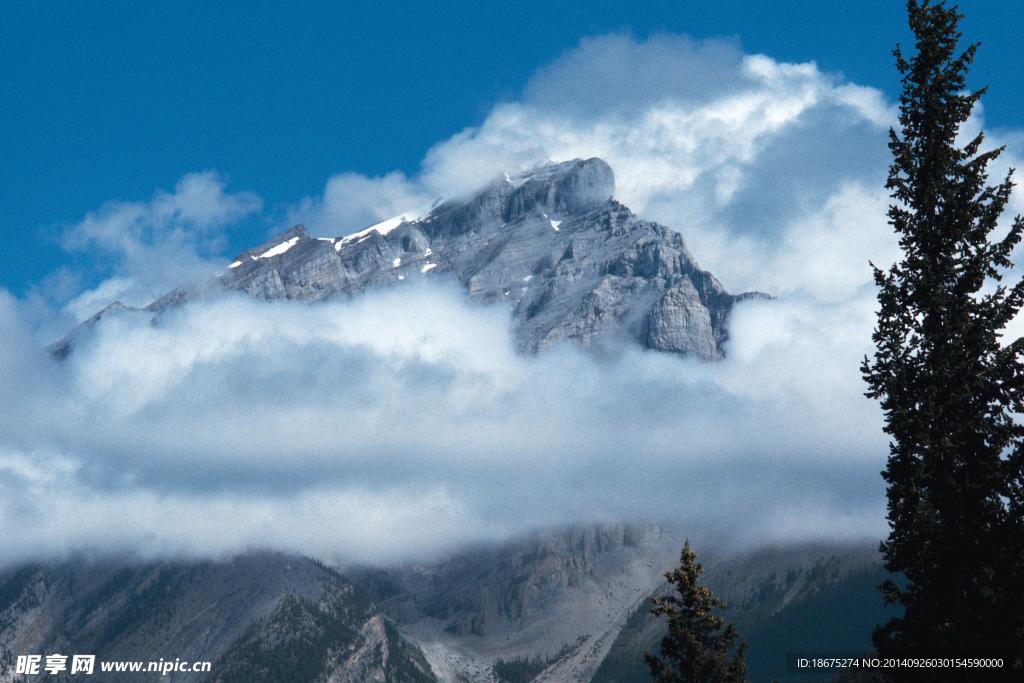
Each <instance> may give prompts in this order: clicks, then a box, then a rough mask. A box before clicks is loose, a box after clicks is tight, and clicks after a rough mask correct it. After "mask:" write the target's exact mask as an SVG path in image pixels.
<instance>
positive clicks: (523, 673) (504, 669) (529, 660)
mask: <svg viewBox="0 0 1024 683" xmlns="http://www.w3.org/2000/svg"><path fill="white" fill-rule="evenodd" d="M586 639H587V637H586V636H585V635H584V636H580V638H579V640H578V641H576V644H575V645H569V644H568V643H563V644H562V647H561V648H559V650H558V652H556V653H555V654H553V655H551V656H550V657H541V656H540V655H536V656H534V657H513V658H512V659H498V660H497V661H495V662H494V666H493V667H492V670H493V672H494V677H495V678H497V679H498V680H499V681H500V682H501V683H528V682H529V681H532V680H533V679H534V678H535V677H536V676H537V675H538V674H539V673H540V672H542V671H544V669H546V668H548V667H549V666H551V665H552V664H554V663H555V662H557V661H558V660H559V659H562V658H563V657H565V656H566V655H568V654H570V653H571V652H572V651H573V650H575V649H576V648H577V647H579V645H580V643H582V642H584V641H585V640H586Z"/></svg>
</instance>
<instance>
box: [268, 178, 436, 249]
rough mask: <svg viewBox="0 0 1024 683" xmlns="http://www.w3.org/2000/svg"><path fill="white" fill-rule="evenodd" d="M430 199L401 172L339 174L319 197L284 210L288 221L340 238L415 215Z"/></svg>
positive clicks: (304, 200) (424, 208) (310, 198)
mask: <svg viewBox="0 0 1024 683" xmlns="http://www.w3.org/2000/svg"><path fill="white" fill-rule="evenodd" d="M430 200H431V198H430V197H429V196H428V195H427V194H425V193H424V189H423V188H422V187H421V186H419V185H418V184H417V183H415V182H413V181H410V180H409V179H408V178H406V177H405V174H404V173H401V172H398V171H395V172H393V173H388V174H387V175H384V176H381V177H379V178H370V177H367V176H364V175H360V174H358V173H339V174H338V175H334V176H331V177H330V178H329V179H328V180H327V185H326V186H325V187H324V191H323V194H322V195H321V196H320V197H316V198H314V197H306V198H304V199H303V200H302V201H300V202H299V203H298V204H297V205H296V206H294V207H292V208H291V209H289V211H288V219H287V220H288V222H289V223H291V224H295V223H303V224H306V225H307V226H308V227H309V228H310V229H311V230H312V231H314V232H316V233H318V234H323V235H330V236H335V235H344V234H347V233H349V232H352V231H353V230H356V229H359V228H363V227H366V226H368V225H372V224H374V223H377V222H379V221H382V220H384V219H386V218H391V217H392V216H397V215H398V214H400V213H412V214H418V213H421V212H424V211H425V210H426V209H427V208H428V207H429V205H430Z"/></svg>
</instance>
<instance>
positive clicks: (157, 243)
mask: <svg viewBox="0 0 1024 683" xmlns="http://www.w3.org/2000/svg"><path fill="white" fill-rule="evenodd" d="M225 188H226V181H225V179H224V178H223V177H221V176H220V175H218V174H217V173H214V172H212V171H206V172H201V173H189V174H187V175H185V176H184V177H182V178H181V179H180V180H179V181H178V182H177V184H176V185H175V186H174V190H173V191H172V192H168V191H166V190H158V191H157V192H156V193H155V194H154V195H153V198H152V199H151V200H149V201H112V202H108V203H107V204H104V205H103V206H102V207H100V209H99V210H97V211H95V212H92V213H90V214H88V215H87V216H86V217H85V218H84V219H82V220H81V221H80V222H79V223H77V224H75V225H73V226H71V227H69V228H68V229H67V230H66V231H65V232H64V235H63V245H64V247H65V248H66V249H68V250H69V251H87V252H89V253H91V254H93V255H95V257H96V258H95V260H96V261H97V262H98V263H100V264H102V266H103V267H102V272H103V273H104V274H105V275H107V276H108V279H105V280H103V281H102V282H101V283H100V284H99V285H97V286H96V287H94V288H92V289H90V290H88V291H86V292H82V293H81V294H79V295H78V296H77V297H75V298H73V299H72V300H71V301H70V302H69V303H68V305H67V310H68V312H69V313H72V314H73V315H74V316H75V317H77V318H78V319H79V320H80V319H82V318H86V317H88V316H90V315H91V314H92V313H95V312H96V309H97V308H102V307H103V306H105V305H106V304H109V303H111V302H112V301H114V300H115V299H118V298H120V299H122V300H123V302H124V303H129V304H135V305H144V304H147V303H149V302H150V301H152V300H153V299H154V298H156V296H158V295H160V294H162V293H164V292H166V291H167V290H168V289H170V288H172V287H174V286H176V285H179V284H181V283H183V282H188V281H190V280H195V279H199V278H205V277H209V276H210V274H211V273H212V272H214V271H215V269H216V268H217V267H219V266H222V265H223V263H222V262H221V260H220V259H219V258H218V256H219V251H220V250H221V249H222V248H223V247H224V243H225V239H224V238H225V234H224V230H225V229H226V228H227V227H228V226H230V225H231V224H232V223H234V222H237V221H239V220H241V219H243V218H245V217H246V216H249V215H251V214H253V213H255V212H257V211H259V210H260V208H261V207H262V201H261V200H260V198H259V197H258V196H256V195H254V194H252V193H249V192H236V193H228V192H226V191H225Z"/></svg>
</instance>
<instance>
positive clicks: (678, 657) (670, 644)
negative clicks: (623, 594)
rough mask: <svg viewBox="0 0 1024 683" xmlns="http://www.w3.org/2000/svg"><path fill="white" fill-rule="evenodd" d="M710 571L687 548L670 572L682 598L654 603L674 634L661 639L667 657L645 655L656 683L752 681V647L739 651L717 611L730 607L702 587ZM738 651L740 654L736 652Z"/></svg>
mask: <svg viewBox="0 0 1024 683" xmlns="http://www.w3.org/2000/svg"><path fill="white" fill-rule="evenodd" d="M703 572H704V568H703V567H702V566H701V565H700V564H698V563H697V555H696V553H694V552H693V550H691V549H690V543H689V541H687V542H686V544H685V545H684V546H683V551H682V553H681V555H680V557H679V566H678V567H676V568H675V569H673V570H671V571H669V572H665V578H666V579H667V580H668V582H669V583H670V584H672V585H673V586H674V587H675V589H676V591H677V592H678V594H679V596H678V597H676V596H675V595H666V596H656V597H653V598H651V602H652V603H653V604H654V607H653V608H652V609H651V614H654V615H655V616H659V617H661V616H665V617H668V633H667V634H665V637H664V638H662V640H661V653H660V656H659V655H653V654H651V653H649V652H648V653H645V654H644V659H645V660H647V665H648V666H649V667H650V668H651V676H652V678H653V679H654V680H655V681H659V682H664V683H669V682H671V681H686V683H698V682H699V683H740V682H741V681H746V680H747V665H746V661H745V660H744V654H745V653H746V650H747V644H746V643H742V642H741V643H740V644H739V645H738V646H736V644H735V643H736V638H737V635H736V629H735V627H733V626H732V624H726V623H725V619H723V618H722V617H720V616H718V615H717V614H715V613H714V612H715V611H716V610H720V609H722V608H724V607H725V605H724V603H722V601H721V600H719V599H718V597H717V596H716V595H715V594H714V593H712V592H711V590H710V589H709V588H707V587H705V586H702V585H700V583H699V581H700V575H701V574H702V573H703ZM734 650H735V652H733V651H734Z"/></svg>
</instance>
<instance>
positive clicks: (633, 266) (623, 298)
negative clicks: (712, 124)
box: [54, 159, 759, 359]
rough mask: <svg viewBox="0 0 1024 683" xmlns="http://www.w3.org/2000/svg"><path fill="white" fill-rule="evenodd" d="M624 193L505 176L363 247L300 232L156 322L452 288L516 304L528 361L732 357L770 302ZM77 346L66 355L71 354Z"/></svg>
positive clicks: (573, 169)
mask: <svg viewBox="0 0 1024 683" xmlns="http://www.w3.org/2000/svg"><path fill="white" fill-rule="evenodd" d="M614 191H615V179H614V175H613V173H612V170H611V168H610V167H609V166H608V164H606V163H605V162H604V161H602V160H600V159H588V160H585V161H583V160H579V159H577V160H574V161H569V162H565V163H558V164H549V165H546V166H542V167H540V168H536V169H534V170H532V171H530V172H527V173H524V174H521V175H519V176H516V177H510V176H505V177H504V178H501V179H498V180H496V181H494V182H492V183H491V184H489V185H487V186H486V187H484V188H483V189H482V190H480V191H479V192H478V193H477V194H475V195H474V196H473V197H471V198H469V199H466V200H459V201H448V202H444V203H442V204H440V205H439V206H437V207H435V208H434V209H433V210H432V211H431V212H430V213H429V214H428V215H427V216H424V217H422V218H414V217H411V216H397V217H395V218H393V219H390V220H388V221H384V222H382V223H379V224H377V225H374V226H370V227H368V228H366V229H364V230H361V231H359V232H356V233H354V234H351V235H346V236H342V237H331V238H327V237H310V236H309V235H308V234H307V233H306V230H305V228H303V227H302V226H295V227H294V228H292V229H291V230H289V231H287V232H285V233H283V234H281V235H279V236H277V237H275V238H274V239H272V240H270V241H268V242H266V243H265V244H261V245H260V246H258V247H255V248H253V249H250V250H248V251H246V252H245V253H243V254H241V255H239V256H238V258H237V259H236V260H235V261H234V262H233V263H232V264H231V266H230V267H229V268H228V272H226V273H225V274H223V275H222V276H221V277H219V278H218V279H217V280H216V281H215V282H213V283H206V284H203V285H202V286H193V287H189V288H187V289H181V290H175V291H173V292H171V293H169V294H167V295H166V296H164V297H161V298H160V299H159V300H157V301H155V302H153V303H152V304H150V305H149V306H148V307H147V310H149V311H150V312H154V313H159V312H160V311H163V310H165V309H167V308H169V307H172V306H176V305H178V304H181V303H183V302H185V301H188V300H190V299H195V298H203V297H207V296H212V295H215V294H216V293H217V292H218V291H224V290H228V291H231V290H234V291H242V292H246V293H247V294H250V295H252V296H254V297H257V298H260V299H295V300H300V301H316V300H322V299H329V298H332V297H339V296H353V295H357V294H359V293H360V292H364V291H366V290H367V289H370V288H373V287H380V286H385V285H396V284H398V283H401V282H403V281H410V282H411V281H412V280H414V279H416V278H438V277H445V276H447V277H453V278H455V279H457V280H458V281H459V282H460V283H461V284H462V285H463V286H464V287H465V289H466V290H467V291H468V293H469V295H470V297H472V298H473V299H474V300H476V301H479V302H482V303H498V304H503V305H506V306H508V307H509V309H510V310H511V312H512V315H513V317H514V320H515V324H516V327H515V329H516V334H517V338H518V343H519V346H520V348H521V349H522V350H523V351H526V352H536V351H538V350H540V349H542V348H544V347H545V346H548V345H549V344H551V343H553V342H556V341H559V340H572V341H575V342H577V343H579V344H582V345H583V346H587V347H603V346H607V345H611V344H616V343H619V342H621V341H623V340H629V341H633V342H636V343H639V344H641V345H643V346H645V347H647V348H650V349H656V350H659V351H669V352H675V353H681V354H690V355H694V356H697V357H700V358H704V359H717V358H720V357H721V356H722V353H723V343H724V342H725V340H726V339H727V337H728V331H727V327H726V322H727V319H728V316H729V312H730V311H731V309H732V306H733V304H734V303H735V302H736V301H737V300H738V299H740V298H743V297H745V296H759V295H757V294H747V295H740V296H738V297H737V296H734V295H731V294H729V293H728V292H726V291H725V289H724V288H723V287H722V285H721V283H719V282H718V280H717V279H715V277H714V276H713V275H712V274H711V273H709V272H707V271H705V270H701V268H700V267H699V266H698V265H697V262H696V261H695V260H694V258H693V257H692V256H691V254H690V253H689V251H688V250H687V248H686V245H685V244H684V242H683V238H682V236H681V235H679V234H678V233H676V232H674V231H672V230H670V229H668V228H666V227H664V226H662V225H659V224H657V223H652V222H650V221H645V220H642V219H640V218H638V217H637V216H635V215H634V214H633V213H632V212H631V211H630V210H629V209H628V208H626V207H625V206H623V205H622V204H620V203H619V202H617V201H615V200H614V199H612V195H613V194H614ZM117 310H120V309H117ZM117 310H114V311H109V312H108V314H109V313H114V312H117ZM96 322H97V321H96V320H90V321H89V322H87V323H85V324H84V325H86V326H92V325H94V324H96ZM73 337H74V334H72V335H69V338H68V339H66V340H64V341H62V342H60V343H58V344H57V345H55V347H54V351H55V352H57V353H59V354H66V353H67V351H68V349H69V348H70V344H71V342H72V340H73Z"/></svg>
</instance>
